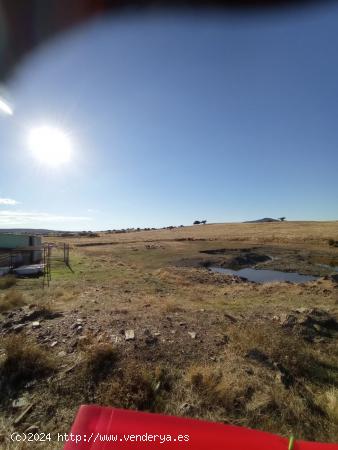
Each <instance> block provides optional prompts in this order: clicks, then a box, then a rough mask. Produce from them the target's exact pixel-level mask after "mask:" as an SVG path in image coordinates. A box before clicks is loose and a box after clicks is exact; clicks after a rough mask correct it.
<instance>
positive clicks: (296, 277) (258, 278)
mask: <svg viewBox="0 0 338 450" xmlns="http://www.w3.org/2000/svg"><path fill="white" fill-rule="evenodd" d="M209 269H210V270H211V271H212V272H218V273H223V274H226V275H237V276H239V277H243V278H246V279H247V280H249V281H254V282H255V283H267V282H269V281H290V282H291V283H306V282H307V281H313V280H316V279H317V278H318V277H313V276H311V275H301V274H299V273H297V272H280V271H279V270H265V269H250V268H247V269H240V270H231V269H223V267H209Z"/></svg>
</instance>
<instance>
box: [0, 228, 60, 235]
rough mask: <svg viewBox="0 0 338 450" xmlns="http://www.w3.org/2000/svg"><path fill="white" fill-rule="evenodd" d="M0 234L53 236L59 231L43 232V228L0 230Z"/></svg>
mask: <svg viewBox="0 0 338 450" xmlns="http://www.w3.org/2000/svg"><path fill="white" fill-rule="evenodd" d="M0 233H16V234H55V233H59V231H55V230H45V229H43V228H0Z"/></svg>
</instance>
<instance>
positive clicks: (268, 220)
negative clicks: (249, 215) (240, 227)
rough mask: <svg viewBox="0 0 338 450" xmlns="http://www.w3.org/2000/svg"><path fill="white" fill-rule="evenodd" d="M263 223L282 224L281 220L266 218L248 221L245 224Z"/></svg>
mask: <svg viewBox="0 0 338 450" xmlns="http://www.w3.org/2000/svg"><path fill="white" fill-rule="evenodd" d="M261 222H280V220H278V219H272V218H271V217H264V219H257V220H246V221H245V222H244V223H261Z"/></svg>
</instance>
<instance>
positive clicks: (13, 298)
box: [0, 289, 25, 312]
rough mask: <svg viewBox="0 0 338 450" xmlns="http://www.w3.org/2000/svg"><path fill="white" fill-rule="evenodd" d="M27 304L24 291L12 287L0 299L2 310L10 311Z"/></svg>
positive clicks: (0, 309)
mask: <svg viewBox="0 0 338 450" xmlns="http://www.w3.org/2000/svg"><path fill="white" fill-rule="evenodd" d="M24 304H25V301H24V296H23V294H22V292H19V291H16V290H15V289H11V290H10V291H8V292H6V295H5V296H4V297H3V298H2V299H1V300H0V312H4V311H8V310H10V309H13V308H19V307H20V306H23V305H24Z"/></svg>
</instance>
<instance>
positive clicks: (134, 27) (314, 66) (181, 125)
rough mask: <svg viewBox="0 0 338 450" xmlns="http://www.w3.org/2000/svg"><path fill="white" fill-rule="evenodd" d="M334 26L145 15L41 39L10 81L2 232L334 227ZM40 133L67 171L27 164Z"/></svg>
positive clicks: (286, 19)
mask: <svg viewBox="0 0 338 450" xmlns="http://www.w3.org/2000/svg"><path fill="white" fill-rule="evenodd" d="M337 17H338V7H337V5H333V4H330V5H329V6H326V7H322V8H313V9H310V10H308V11H296V12H294V13H293V14H292V15H290V14H286V13H284V14H279V15H271V16H267V15H264V17H259V16H253V15H251V16H246V17H241V16H239V15H233V16H232V15H226V14H224V13H220V12H217V13H214V14H208V15H207V14H204V15H203V16H202V15H201V14H199V15H197V14H190V13H187V14H184V15H182V14H180V15H179V16H177V15H175V14H174V13H171V14H167V15H165V16H161V15H157V14H154V13H152V14H143V15H139V16H131V15H130V16H125V17H124V18H123V17H122V16H121V17H120V18H118V19H117V18H115V19H109V20H108V19H100V18H98V19H95V20H94V21H92V22H89V23H87V24H86V25H85V26H81V27H80V28H78V29H77V30H75V31H72V32H70V33H67V34H64V35H63V36H59V37H58V38H57V39H55V40H53V41H49V42H48V43H47V44H45V45H44V46H43V47H41V48H40V49H38V50H37V51H36V52H35V53H32V54H31V55H29V56H28V57H27V58H26V59H25V60H24V61H23V62H22V63H21V65H20V66H18V67H17V71H16V73H15V74H14V76H13V77H12V79H11V80H10V82H9V83H8V85H7V86H6V88H7V97H6V98H7V99H9V101H11V104H12V105H13V108H14V114H13V116H5V115H1V116H0V167H1V176H0V227H3V228H8V227H43V228H52V229H73V230H82V229H92V230H99V229H112V228H122V227H138V226H139V227H144V226H155V227H157V226H165V225H180V224H191V223H192V221H193V220H195V219H207V220H208V221H209V222H230V221H242V220H250V219H256V218H261V217H266V216H269V217H279V216H286V217H287V218H288V219H289V220H336V219H338V201H337V199H338V176H337V168H338V131H337V130H338V127H337V117H338V102H337V99H338V82H337V80H338V60H337V54H338V53H337V51H338V28H337ZM39 126H51V127H57V128H58V129H61V130H63V131H64V132H65V133H67V135H68V136H69V139H70V140H71V142H72V156H71V159H70V161H69V162H68V163H66V164H64V165H62V166H60V167H56V168H55V167H52V168H51V167H48V165H47V166H46V165H44V164H43V163H41V161H38V160H36V159H34V158H33V157H32V153H31V152H30V150H29V148H28V135H29V132H30V130H31V129H34V128H36V127H39ZM6 199H7V200H6ZM8 199H10V200H12V202H10V201H9V200H8Z"/></svg>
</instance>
